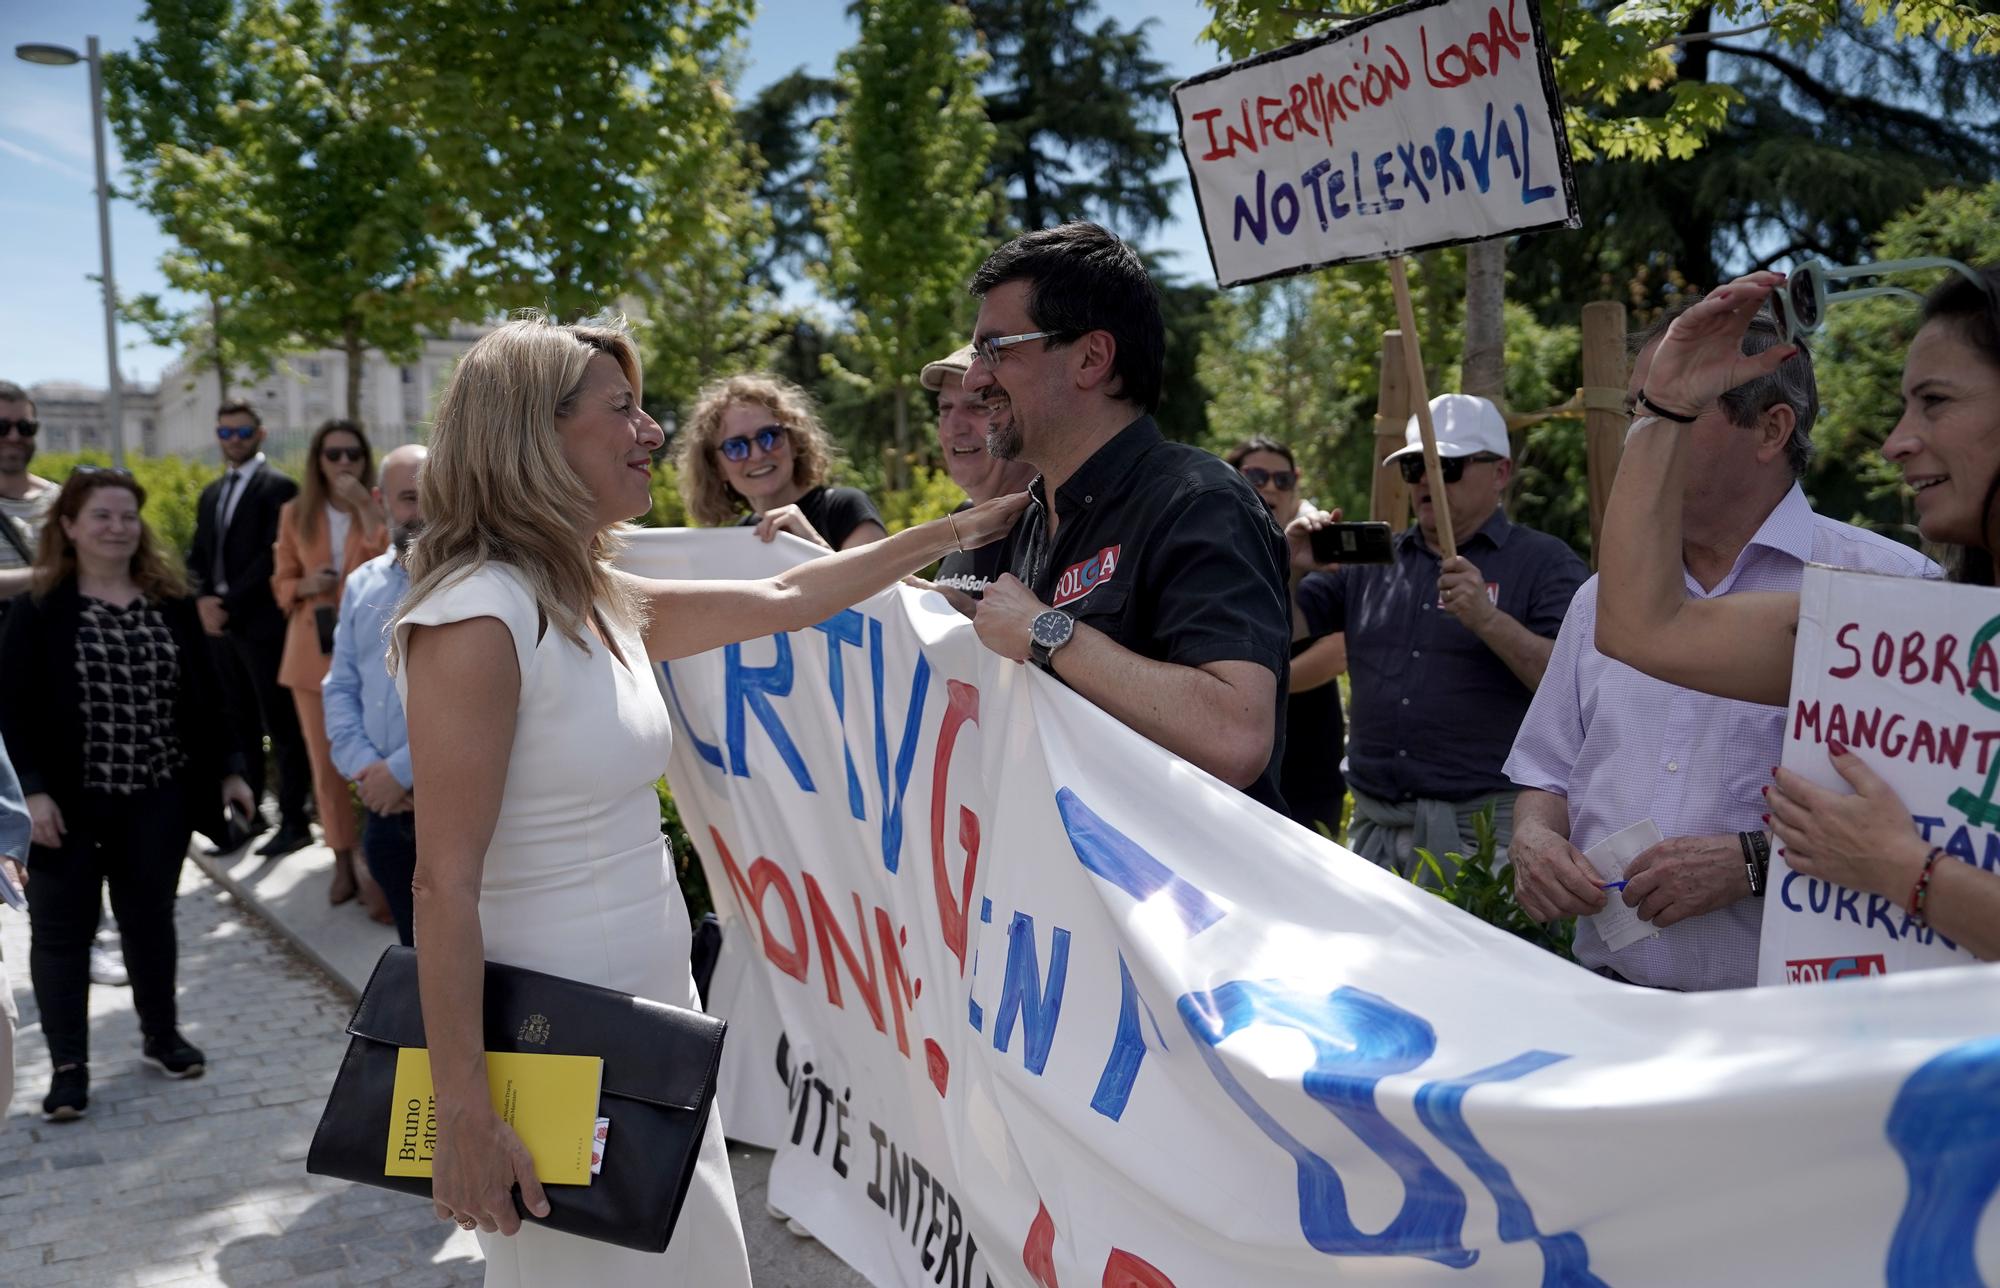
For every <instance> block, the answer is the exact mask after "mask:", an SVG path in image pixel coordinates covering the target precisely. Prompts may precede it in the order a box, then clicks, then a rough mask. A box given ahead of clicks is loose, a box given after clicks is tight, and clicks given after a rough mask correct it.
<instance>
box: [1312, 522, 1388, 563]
mask: <svg viewBox="0 0 2000 1288" xmlns="http://www.w3.org/2000/svg"><path fill="white" fill-rule="evenodd" d="M1390 541H1391V538H1390V535H1389V525H1388V524H1386V523H1329V524H1327V525H1326V526H1325V527H1324V528H1314V529H1313V534H1312V550H1313V558H1314V559H1316V560H1318V561H1319V562H1320V563H1339V564H1385V563H1388V562H1389V561H1390V560H1391V559H1392V558H1393V557H1394V548H1393V547H1392V546H1391V544H1390Z"/></svg>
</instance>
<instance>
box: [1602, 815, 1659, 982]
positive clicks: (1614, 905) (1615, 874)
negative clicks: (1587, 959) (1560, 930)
mask: <svg viewBox="0 0 2000 1288" xmlns="http://www.w3.org/2000/svg"><path fill="white" fill-rule="evenodd" d="M1663 839H1664V838H1663V837H1661V835H1660V828H1659V824H1657V823H1655V822H1653V820H1652V819H1650V818H1646V819H1640V820H1639V821H1638V822H1637V823H1634V824H1633V825H1632V826H1630V827H1628V828H1626V829H1625V830H1624V831H1622V832H1613V833H1612V834H1611V835H1610V836H1607V837H1605V838H1604V839H1603V840H1601V841H1599V842H1598V843H1597V844H1596V845H1593V846H1591V847H1590V848H1589V849H1588V850H1585V851H1584V852H1583V857H1584V858H1586V859H1589V860H1590V866H1591V867H1593V868H1596V869H1597V874H1598V877H1597V879H1598V880H1600V881H1603V882H1607V883H1609V882H1615V881H1623V880H1624V879H1625V867H1626V865H1627V864H1629V863H1631V862H1632V860H1634V859H1636V858H1638V857H1639V856H1640V855H1642V854H1644V853H1645V852H1646V851H1648V850H1650V849H1652V848H1653V847H1654V846H1656V845H1658V844H1659V843H1660V842H1661V840H1663ZM1624 896H1625V891H1624V889H1623V888H1622V887H1621V888H1619V889H1615V890H1606V891H1605V892H1604V897H1605V904H1604V911H1603V912H1600V913H1597V914H1595V915H1593V916H1592V917H1591V919H1590V924H1591V925H1593V926H1595V927H1597V934H1598V937H1599V938H1600V939H1602V940H1603V941H1604V947H1605V949H1606V951H1609V952H1614V953H1615V952H1617V951H1618V950H1619V949H1621V948H1629V947H1631V946H1632V945H1633V944H1636V943H1638V942H1639V941H1640V940H1641V939H1650V938H1652V937H1653V936H1654V935H1657V934H1659V933H1660V931H1659V927H1657V926H1655V925H1653V924H1652V923H1651V922H1648V921H1641V920H1639V914H1638V912H1637V911H1636V910H1634V909H1632V908H1628V907H1626V906H1625V897H1624Z"/></svg>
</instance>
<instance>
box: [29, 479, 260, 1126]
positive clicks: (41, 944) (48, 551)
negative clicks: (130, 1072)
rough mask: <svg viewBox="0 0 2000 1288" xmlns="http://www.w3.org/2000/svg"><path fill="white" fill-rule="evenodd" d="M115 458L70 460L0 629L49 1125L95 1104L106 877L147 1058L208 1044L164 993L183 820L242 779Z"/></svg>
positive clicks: (189, 1055) (181, 595)
mask: <svg viewBox="0 0 2000 1288" xmlns="http://www.w3.org/2000/svg"><path fill="white" fill-rule="evenodd" d="M145 500H146V492H145V489H144V488H142V487H140V486H139V484H138V483H137V482H136V481H135V480H134V479H133V478H132V476H131V475H130V474H128V473H126V472H125V471H123V470H107V469H99V468H97V467H95V466H87V465H86V466H80V467H78V468H77V470H76V471H75V472H74V473H72V474H71V475H70V476H69V479H68V480H67V481H66V482H64V484H63V487H62V491H61V492H60V493H58V494H57V497H56V503H55V506H54V508H53V509H52V511H51V512H50V515H49V521H48V523H47V524H46V525H44V526H43V528H42V540H41V546H40V549H39V550H38V551H37V553H36V559H35V581H34V586H33V588H32V589H31V590H30V591H29V592H28V594H27V595H26V596H25V597H24V598H22V599H21V600H20V601H19V602H17V603H16V604H15V605H14V607H13V609H12V610H11V611H9V613H8V614H7V624H6V627H5V629H4V631H0V668H4V669H5V672H6V675H7V683H6V684H5V685H0V738H4V739H5V741H6V744H7V751H8V753H9V754H10V755H11V756H12V757H13V760H14V768H15V771H16V772H17V773H18V774H19V775H20V781H21V788H22V790H23V791H24V792H25V793H26V794H27V799H26V803H27V807H28V814H29V817H30V819H31V820H32V824H33V844H32V845H31V847H30V849H29V853H28V876H29V881H28V921H29V926H30V929H31V931H32V933H33V944H32V946H31V948H30V950H29V958H28V963H29V971H30V973H31V975H32V976H33V978H34V985H35V1002H36V1004H37V1006H38V1007H39V1008H40V1010H41V1017H42V1033H43V1035H44V1036H45V1037H46V1038H47V1039H48V1044H49V1061H50V1063H51V1064H52V1065H53V1066H54V1070H55V1074H54V1077H53V1079H52V1080H51V1082H50V1086H49V1094H48V1096H47V1097H46V1098H45V1099H44V1100H43V1101H42V1116H43V1117H44V1118H46V1119H48V1120H49V1121H51V1122H65V1121H69V1120H72V1119H76V1118H81V1117H82V1116H83V1115H84V1112H85V1111H86V1110H87V1109H88V1108H89V1105H90V1071H89V1060H90V1019H89V1016H90V943H91V938H92V937H93V936H94V935H95V934H96V933H97V924H98V916H99V911H100V909H101V907H102V903H103V897H104V888H105V885H106V884H107V883H109V885H110V889H111V906H112V907H113V908H114V909H116V910H117V913H118V925H119V928H120V930H121V931H122V932H123V935H124V941H125V961H126V964H127V965H128V966H129V967H130V970H131V983H132V1006H133V1009H134V1010H136V1011H137V1012H138V1015H139V1029H140V1033H141V1034H142V1036H143V1047H142V1051H143V1055H144V1058H145V1060H146V1063H148V1064H150V1065H152V1066H153V1067H154V1068H156V1069H158V1070H159V1071H160V1072H161V1073H163V1074H165V1075H166V1076H168V1077H170V1078H191V1077H196V1076H198V1075H200V1074H201V1073H202V1072H203V1071H204V1070H205V1069H206V1068H207V1065H208V1059H207V1057H206V1056H205V1055H204V1054H203V1053H202V1052H201V1050H200V1049H199V1048H197V1047H195V1046H194V1045H193V1044H192V1043H190V1042H188V1041H187V1040H186V1039H185V1038H184V1037H182V1036H181V1033H180V1030H179V1027H178V1015H177V1012H176V1009H175V1004H174V974H175V958H176V955H177V948H176V943H175V938H174V895H175V892H176V890H177V889H178V888H179V885H180V872H181V863H182V861H183V860H184V859H185V858H186V856H187V847H188V838H189V833H190V832H191V831H200V832H203V833H205V834H207V835H208V836H210V837H220V836H221V835H223V833H224V831H225V828H224V824H223V811H224V809H225V808H233V809H236V810H238V811H241V812H242V813H246V814H247V813H248V812H249V811H250V809H251V808H252V806H253V802H252V799H251V796H250V788H249V785H248V784H247V783H245V782H244V780H243V777H242V773H241V770H242V764H243V762H242V757H241V755H240V753H238V752H236V751H235V749H234V748H233V747H232V746H231V745H230V738H229V733H228V728H227V726H226V725H225V724H224V723H223V722H222V721H218V720H217V719H215V711H216V709H217V707H218V705H219V703H220V700H221V698H220V693H219V687H220V686H219V684H218V681H217V678H216V674H215V671H214V669H213V662H212V660H211V658H212V655H211V652H210V650H209V648H208V644H207V641H206V637H205V636H204V634H203V631H202V626H201V621H200V618H199V617H198V615H197V611H196V609H195V605H194V601H193V600H192V599H190V598H189V597H188V593H187V582H186V579H185V578H184V577H183V576H182V574H181V570H180V569H179V568H178V567H176V566H175V564H174V562H173V561H172V559H171V557H170V556H168V555H167V553H166V552H165V551H164V550H162V549H161V548H160V545H159V543H158V541H157V540H155V538H154V536H153V534H152V531H151V530H150V529H149V528H148V527H147V526H146V524H145V521H144V520H142V519H141V518H140V517H139V511H140V507H141V506H142V505H144V504H145Z"/></svg>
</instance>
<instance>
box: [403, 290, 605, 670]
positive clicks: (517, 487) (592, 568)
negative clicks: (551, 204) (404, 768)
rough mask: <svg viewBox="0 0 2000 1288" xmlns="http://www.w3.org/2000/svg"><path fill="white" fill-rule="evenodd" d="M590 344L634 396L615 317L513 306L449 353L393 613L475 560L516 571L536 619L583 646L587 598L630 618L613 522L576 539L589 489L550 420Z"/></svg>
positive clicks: (561, 410) (584, 364)
mask: <svg viewBox="0 0 2000 1288" xmlns="http://www.w3.org/2000/svg"><path fill="white" fill-rule="evenodd" d="M600 353H603V354H608V355H610V356H611V357H612V358H613V359H614V360H615V361H616V362H617V363H618V365H619V367H620V368H622V369H623V370H624V372H625V378H626V379H627V380H628V381H630V382H631V384H632V394H633V396H634V397H635V398H636V397H638V395H639V391H640V370H639V353H638V350H637V349H636V348H635V347H634V346H633V344H632V340H631V336H630V335H629V334H628V333H627V331H626V329H625V324H624V321H623V319H621V318H616V317H610V316H601V317H593V318H586V319H584V320H583V321H582V322H578V323H576V324H574V325H564V324H561V323H558V322H554V321H551V320H550V319H549V318H547V317H546V316H544V315H542V314H540V313H535V312H529V313H523V314H520V315H517V316H516V317H515V319H514V320H513V321H511V322H508V323H507V324H505V325H504V326H502V327H500V328H499V329H498V330H495V331H492V332H490V333H488V334H487V335H486V336H484V337H482V338H481V339H480V341H479V343H477V344H475V345H473V346H472V348H471V349H470V350H468V351H467V352H466V354H465V356H464V357H463V358H461V359H459V362H458V367H457V369H456V370H454V371H453V372H452V376H451V383H450V385H449V386H447V387H446V389H445V391H444V397H443V399H442V400H440V401H439V403H438V410H437V422H436V423H435V425H433V426H432V429H431V441H430V449H431V451H430V459H429V461H428V462H427V464H426V465H425V467H424V474H423V503H424V519H425V525H424V531H423V535H422V536H421V537H419V538H417V540H416V541H415V542H414V543H413V544H412V545H411V547H410V551H409V553H408V555H407V556H406V558H407V560H408V563H409V568H410V590H409V593H408V594H407V595H406V596H405V597H404V599H403V602H402V605H401V606H400V607H399V608H398V609H397V612H396V620H397V621H398V622H400V621H401V620H402V619H403V617H404V616H405V615H407V614H408V613H409V611H410V609H411V608H413V607H414V606H415V605H417V604H418V603H421V602H422V601H423V599H424V598H425V597H426V596H428V595H430V594H431V593H433V592H434V591H436V590H438V589H439V588H440V587H441V586H443V585H445V584H446V583H448V582H451V581H455V580H457V579H458V578H460V577H463V576H464V575H466V574H467V573H469V572H471V571H472V570H473V569H475V568H477V567H479V566H480V565H482V564H487V563H500V564H506V565H508V566H509V567H511V568H513V569H514V570H516V571H517V572H519V573H520V574H521V576H522V577H523V578H524V579H525V580H526V581H527V583H528V587H529V589H531V590H532V591H533V592H534V595H535V603H536V605H537V606H538V607H539V608H540V610H541V615H542V617H543V618H544V619H545V620H546V621H547V622H548V623H549V624H550V625H552V626H554V627H555V628H556V629H557V630H559V631H561V632H562V634H563V636H564V637H565V638H566V639H568V640H569V641H570V642H571V643H572V644H575V645H577V646H578V647H579V648H582V649H584V650H586V651H588V650H589V648H590V643H589V633H588V629H587V626H586V619H587V614H588V613H589V612H590V611H591V605H592V604H594V603H596V602H597V601H599V600H602V601H603V602H604V603H605V604H606V605H608V606H609V607H610V609H611V611H612V612H614V613H615V614H617V615H618V616H619V617H620V618H621V619H622V620H624V621H627V622H634V623H636V622H638V621H639V620H640V616H641V614H640V610H639V604H638V602H637V600H636V598H635V597H634V596H633V594H632V592H631V590H630V589H629V588H628V587H627V585H626V583H625V582H624V581H623V580H621V579H620V578H618V577H616V576H614V575H613V573H612V570H611V558H612V556H613V555H615V554H616V553H617V552H618V550H619V549H620V548H621V546H622V545H623V541H622V539H621V535H620V534H621V533H622V532H623V531H624V525H623V524H613V525H612V526H610V527H608V528H601V529H599V530H597V531H596V532H594V533H592V534H591V537H590V541H589V545H588V547H587V548H586V546H585V545H584V544H583V543H582V542H580V541H579V540H578V532H579V529H580V528H581V527H582V526H583V525H584V524H587V523H588V522H589V521H590V520H589V516H590V515H591V513H592V510H593V508H594V507H595V504H596V498H595V497H593V496H592V495H591V492H590V489H589V488H588V487H587V486H585V484H584V482H583V480H582V479H581V478H579V477H577V474H576V471H575V470H572V469H571V468H570V467H569V462H568V461H567V460H565V459H564V457H563V449H562V437H561V434H560V432H559V431H558V430H557V428H556V418H557V417H558V416H562V415H566V414H568V412H569V411H570V409H571V407H572V405H573V404H574V403H575V401H576V397H577V395H578V394H579V393H580V392H581V391H582V388H583V379H584V373H585V372H586V371H587V370H588V369H589V367H590V360H591V359H592V358H594V357H596V356H597V355H598V354H600Z"/></svg>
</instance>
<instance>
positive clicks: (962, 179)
mask: <svg viewBox="0 0 2000 1288" xmlns="http://www.w3.org/2000/svg"><path fill="white" fill-rule="evenodd" d="M853 12H854V14H855V16H856V17H857V18H858V19H859V22H860V28H861V36H860V40H859V41H858V42H857V43H856V44H855V45H854V46H853V47H852V48H850V49H848V50H846V51H845V52H844V53H842V54H841V56H840V59H839V63H838V79H839V81H840V82H841V86H842V90H843V101H842V102H841V105H840V108H839V111H838V112H837V113H836V114H835V115H834V116H833V118H832V119H830V120H828V121H826V122H824V123H823V124H822V125H821V127H820V132H819V138H820V149H821V164H822V166H823V168H824V172H825V176H826V179H825V188H824V189H823V190H822V191H821V192H820V193H818V194H816V197H815V202H814V208H815V210H816V212H817V214H818V218H819V227H820V232H821V234H822V236H824V238H825V239H826V257H825V259H824V261H823V262H821V263H819V264H816V265H814V266H813V278H814V280H815V281H816V282H817V283H818V285H819V286H820V289H821V290H822V291H824V292H825V293H826V294H827V295H828V296H829V297H830V298H832V299H835V300H839V301H841V302H843V303H844V304H845V305H846V306H847V310H848V319H849V322H850V325H851V327H852V329H853V339H854V349H855V354H856V359H857V360H856V362H855V363H854V365H853V366H851V367H846V368H844V369H843V371H842V372H841V373H840V374H841V375H843V376H844V377H845V378H847V379H849V380H851V381H852V382H853V383H855V384H857V385H859V386H860V387H862V388H865V389H866V390H867V391H868V392H869V393H870V394H871V395H873V396H875V397H878V398H881V399H884V400H886V402H887V404H888V407H887V410H888V412H889V417H890V421H891V425H892V436H891V441H892V443H893V445H894V455H893V457H892V460H891V477H892V479H893V480H894V482H895V483H896V485H897V486H901V485H902V484H903V483H904V482H905V481H906V480H907V478H908V469H909V462H910V455H911V442H910V402H911V398H912V395H913V392H914V391H915V389H916V387H917V375H918V372H919V371H920V370H921V369H922V367H923V364H924V363H925V362H928V361H929V360H931V359H932V358H935V357H937V356H939V355H940V354H943V353H946V352H948V351H949V350H950V349H952V348H954V347H956V346H957V345H958V344H961V343H963V342H964V339H965V337H966V336H967V335H968V334H969V330H970V328H969V326H968V323H969V322H970V320H971V314H972V308H971V300H970V297H968V296H967V295H966V292H965V283H966V280H967V278H969V277H970V276H971V274H972V271H973V270H974V269H975V268H977V267H978V265H979V262H980V260H981V258H982V257H983V255H984V254H985V252H986V248H987V244H988V243H987V230H988V228H989V227H990V226H991V224H992V222H993V217H994V194H993V191H992V190H991V189H990V188H989V187H988V186H987V184H986V167H987V160H988V158H989V156H990V155H991V154H992V149H993V141H994V130H993V126H992V125H991V124H990V123H989V122H988V121H987V119H986V105H985V103H984V101H983V100H982V99H981V97H980V93H979V80H980V77H981V76H982V75H983V74H984V73H985V71H986V66H987V63H986V56H985V55H984V54H983V53H981V52H979V51H978V50H977V49H976V48H971V49H969V48H968V47H969V46H970V45H971V43H972V42H971V41H970V38H969V37H970V29H971V28H970V19H969V18H968V16H967V14H966V12H965V10H964V9H962V8H960V7H959V6H958V5H956V4H940V3H938V0H858V3H856V4H855V5H854V7H853Z"/></svg>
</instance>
